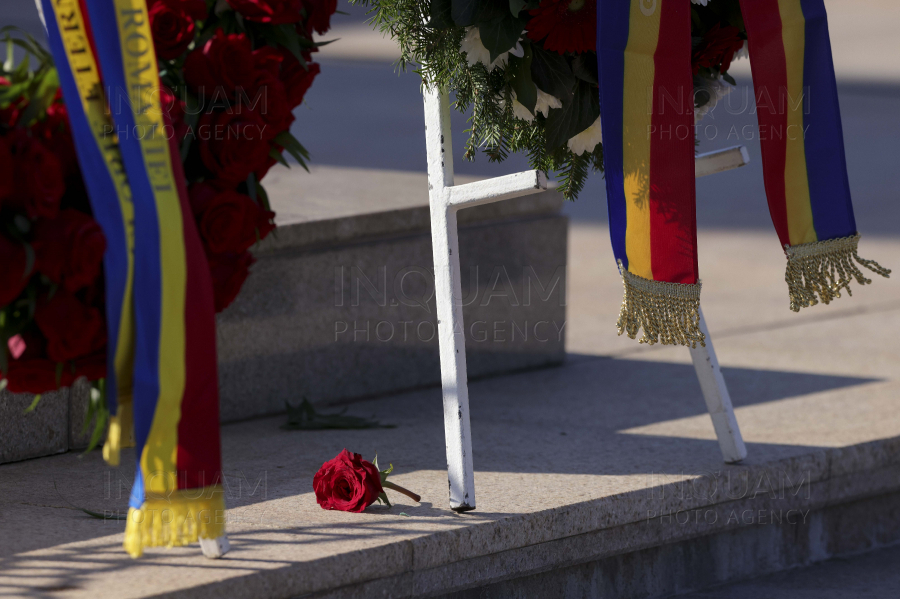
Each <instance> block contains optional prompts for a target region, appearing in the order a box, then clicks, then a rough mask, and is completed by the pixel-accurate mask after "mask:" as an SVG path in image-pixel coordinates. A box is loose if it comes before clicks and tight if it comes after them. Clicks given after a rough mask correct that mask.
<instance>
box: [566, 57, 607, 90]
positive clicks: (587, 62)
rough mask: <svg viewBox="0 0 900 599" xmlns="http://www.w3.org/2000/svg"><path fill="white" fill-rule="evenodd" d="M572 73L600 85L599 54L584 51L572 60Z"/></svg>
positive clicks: (583, 79)
mask: <svg viewBox="0 0 900 599" xmlns="http://www.w3.org/2000/svg"><path fill="white" fill-rule="evenodd" d="M572 73H573V74H574V75H575V76H576V77H578V78H579V79H581V80H582V81H587V82H588V83H590V84H592V85H600V82H599V81H598V79H597V55H596V54H594V53H593V52H584V53H582V54H579V55H578V56H576V57H575V59H574V60H572Z"/></svg>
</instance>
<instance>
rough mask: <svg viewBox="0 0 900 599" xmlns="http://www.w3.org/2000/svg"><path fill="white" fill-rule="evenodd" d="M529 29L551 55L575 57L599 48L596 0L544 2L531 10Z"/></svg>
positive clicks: (551, 0) (529, 33) (531, 35)
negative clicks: (554, 53) (570, 55)
mask: <svg viewBox="0 0 900 599" xmlns="http://www.w3.org/2000/svg"><path fill="white" fill-rule="evenodd" d="M529 14H530V15H531V20H530V21H528V25H527V26H526V29H527V30H528V37H529V38H531V39H533V40H534V41H536V42H539V41H541V40H544V48H545V49H547V50H550V51H551V52H558V53H560V54H565V53H566V52H572V53H575V54H578V53H581V52H589V51H594V50H596V49H597V0H541V4H540V6H538V7H537V8H536V9H534V10H531V11H529Z"/></svg>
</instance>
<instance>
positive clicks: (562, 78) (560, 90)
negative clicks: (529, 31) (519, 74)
mask: <svg viewBox="0 0 900 599" xmlns="http://www.w3.org/2000/svg"><path fill="white" fill-rule="evenodd" d="M532 48H533V49H534V59H533V60H532V62H531V77H532V79H533V80H534V82H535V84H537V86H538V88H539V89H541V90H542V91H544V92H546V93H548V94H550V95H551V96H556V97H557V98H559V99H560V101H561V102H562V103H563V107H565V105H566V102H567V101H568V100H569V99H571V97H572V93H573V90H574V88H575V83H576V81H577V79H576V78H575V75H574V74H573V73H572V69H571V67H569V63H568V61H567V60H566V59H565V57H563V56H561V55H559V54H557V53H555V52H547V51H546V50H544V49H543V48H541V47H540V46H538V45H532Z"/></svg>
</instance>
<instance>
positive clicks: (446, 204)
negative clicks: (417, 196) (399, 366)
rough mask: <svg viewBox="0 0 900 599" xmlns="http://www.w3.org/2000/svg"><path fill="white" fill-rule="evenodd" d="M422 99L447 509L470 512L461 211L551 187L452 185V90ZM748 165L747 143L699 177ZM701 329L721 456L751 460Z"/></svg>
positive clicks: (534, 182) (531, 174) (540, 182)
mask: <svg viewBox="0 0 900 599" xmlns="http://www.w3.org/2000/svg"><path fill="white" fill-rule="evenodd" d="M423 95H424V99H425V142H426V150H427V155H428V156H427V157H428V197H429V204H430V207H431V243H432V252H433V255H434V279H435V281H434V287H435V298H436V301H437V317H438V341H439V345H440V359H441V386H442V388H443V396H444V436H445V442H446V449H447V476H448V479H449V486H450V507H451V509H453V510H456V511H467V510H472V509H475V478H474V465H473V460H472V433H471V427H470V424H469V388H468V378H467V375H466V340H465V334H464V331H465V328H464V325H463V315H462V302H461V298H462V289H461V277H460V268H459V237H458V235H457V225H456V211H457V210H458V209H460V208H464V207H470V206H478V205H481V204H488V203H491V202H499V201H501V200H506V199H511V198H514V197H519V196H524V195H528V194H532V193H538V192H541V191H544V190H546V189H547V177H546V175H545V174H544V173H543V172H541V171H527V172H523V173H516V174H514V175H506V176H503V177H495V178H493V179H486V180H484V181H477V182H475V183H467V184H465V185H458V186H454V185H453V142H452V135H451V130H450V99H449V96H448V93H447V90H433V89H427V88H426V89H425V90H424V92H423ZM749 161H750V156H749V155H748V154H747V149H746V148H744V147H743V146H737V147H734V148H727V149H724V150H718V151H715V152H708V153H705V154H701V155H699V156H697V159H696V167H695V175H696V176H697V177H704V176H706V175H711V174H714V173H719V172H722V171H726V170H730V169H733V168H738V167H741V166H744V165H745V164H747V163H748V162H749ZM700 326H701V329H702V330H703V333H704V334H705V335H706V347H705V348H697V349H694V350H691V357H692V359H693V361H694V366H695V368H696V371H697V378H698V379H699V380H700V387H701V389H702V390H703V397H704V399H705V400H706V405H707V408H708V409H709V413H710V416H711V417H712V420H713V426H714V428H715V431H716V436H717V437H718V439H719V445H720V447H721V449H722V456H723V457H724V459H725V461H726V462H728V463H733V462H738V461H740V460H742V459H743V458H745V457H746V455H747V450H746V447H745V446H744V442H743V439H742V438H741V433H740V429H739V428H738V425H737V420H736V419H735V416H734V410H733V408H732V406H731V399H730V397H729V395H728V389H727V387H726V386H725V381H724V379H723V378H722V373H721V371H720V370H719V363H718V361H717V360H716V354H715V350H714V349H713V345H712V339H711V338H710V337H709V332H708V331H707V329H706V322H705V320H703V314H702V312H701V314H700Z"/></svg>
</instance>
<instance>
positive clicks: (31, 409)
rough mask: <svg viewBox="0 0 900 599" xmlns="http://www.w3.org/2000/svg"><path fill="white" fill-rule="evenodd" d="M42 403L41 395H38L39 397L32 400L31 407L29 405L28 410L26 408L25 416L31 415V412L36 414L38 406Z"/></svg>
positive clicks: (36, 396)
mask: <svg viewBox="0 0 900 599" xmlns="http://www.w3.org/2000/svg"><path fill="white" fill-rule="evenodd" d="M40 402H41V394H40V393H38V394H37V395H35V396H34V399H33V400H31V405H29V406H28V407H27V408H25V412H24V413H25V414H29V413H31V412H34V410H35V408H37V407H38V404H39V403H40Z"/></svg>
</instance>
